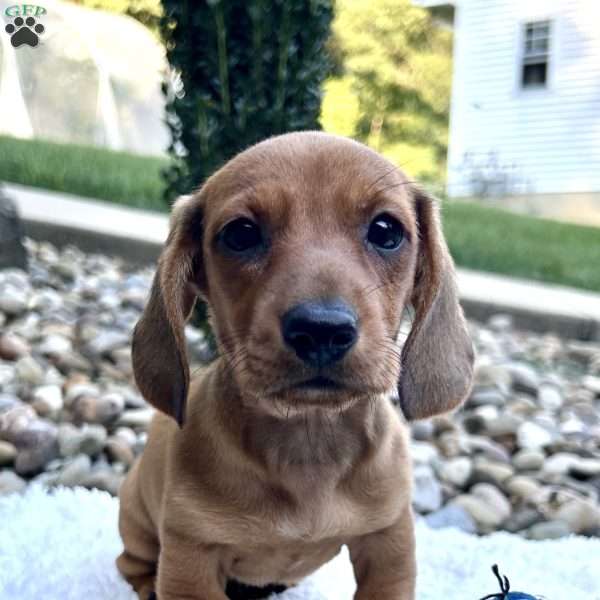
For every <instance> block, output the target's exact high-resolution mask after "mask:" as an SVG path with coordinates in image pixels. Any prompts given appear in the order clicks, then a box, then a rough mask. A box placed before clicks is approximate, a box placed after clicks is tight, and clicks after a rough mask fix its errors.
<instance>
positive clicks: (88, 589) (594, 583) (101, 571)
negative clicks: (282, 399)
mask: <svg viewBox="0 0 600 600" xmlns="http://www.w3.org/2000/svg"><path fill="white" fill-rule="evenodd" d="M117 512H118V502H117V500H115V499H113V498H111V497H110V496H109V495H108V494H106V493H103V492H98V491H88V490H85V489H75V490H69V489H57V490H55V491H54V492H52V493H48V492H45V491H44V490H42V489H41V488H39V487H33V488H29V490H28V491H27V492H26V493H25V494H24V495H22V496H21V495H11V496H7V497H4V498H0V599H1V600H42V599H44V600H134V598H135V596H134V594H133V593H132V591H131V588H130V587H129V586H128V585H127V584H126V583H125V582H124V581H123V580H122V579H121V578H120V577H119V575H118V573H117V570H116V568H115V564H114V559H115V557H116V556H117V554H118V553H119V552H120V549H121V541H120V539H119V535H118V532H117ZM417 554H418V557H417V559H418V565H419V578H418V594H417V598H418V600H477V599H479V598H481V597H482V596H484V595H486V594H491V593H494V592H497V591H499V590H498V586H497V583H496V581H495V579H494V577H493V575H492V573H491V571H490V566H491V565H492V564H493V563H495V562H497V563H499V564H500V568H501V571H502V572H503V573H506V574H507V575H508V576H509V578H510V580H511V584H512V589H514V590H520V591H524V592H528V593H530V594H535V595H539V596H544V598H546V599H548V600H553V599H554V600H600V540H598V539H593V540H592V539H585V538H581V537H572V538H569V539H564V540H560V541H546V542H530V541H524V540H522V539H521V538H519V537H517V536H512V535H508V534H505V533H497V534H494V535H491V536H489V537H485V538H478V537H475V536H471V535H467V534H465V533H462V532H459V531H457V530H454V529H445V530H433V529H430V528H428V527H427V525H425V524H424V523H423V522H419V523H418V526H417ZM354 587H355V586H354V579H353V575H352V568H351V566H350V563H349V561H348V554H347V552H346V551H344V552H342V553H341V554H340V555H339V556H338V557H337V558H335V559H334V560H333V561H332V562H331V563H329V564H328V565H325V566H324V567H323V568H322V569H321V570H320V571H318V572H317V573H316V574H314V575H313V576H312V577H310V578H309V579H307V580H306V581H305V582H304V583H303V584H302V585H300V586H298V587H297V588H296V589H293V590H288V591H287V592H285V593H284V594H282V595H281V596H279V597H278V599H277V600H351V598H352V593H353V591H354ZM382 600H387V599H383V598H382Z"/></svg>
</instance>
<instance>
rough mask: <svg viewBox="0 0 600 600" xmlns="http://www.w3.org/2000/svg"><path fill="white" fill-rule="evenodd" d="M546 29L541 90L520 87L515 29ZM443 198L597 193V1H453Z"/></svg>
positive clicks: (599, 130) (599, 120)
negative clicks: (538, 25)
mask: <svg viewBox="0 0 600 600" xmlns="http://www.w3.org/2000/svg"><path fill="white" fill-rule="evenodd" d="M544 19H549V20H551V22H552V34H551V49H550V66H549V71H548V85H547V87H546V88H545V89H534V90H532V89H530V90H523V89H521V87H520V76H521V65H520V61H521V53H522V46H523V41H522V36H523V24H524V23H525V22H528V21H537V20H544ZM454 27H455V48H454V75H453V88H452V90H453V91H452V109H451V118H450V144H449V156H448V193H449V195H450V196H454V197H459V196H473V195H482V194H483V195H485V194H489V195H500V196H511V195H522V194H526V195H528V196H531V195H534V194H590V193H591V194H594V196H595V193H599V192H600V1H599V0H552V1H550V0H459V2H457V3H456V12H455V21H454Z"/></svg>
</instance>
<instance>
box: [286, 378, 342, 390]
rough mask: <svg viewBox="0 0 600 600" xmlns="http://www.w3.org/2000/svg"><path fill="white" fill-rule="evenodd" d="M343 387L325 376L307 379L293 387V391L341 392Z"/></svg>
mask: <svg viewBox="0 0 600 600" xmlns="http://www.w3.org/2000/svg"><path fill="white" fill-rule="evenodd" d="M343 387H344V386H342V385H341V384H340V383H338V382H337V381H334V380H333V379H330V378H329V377H324V376H323V375H318V376H317V377H313V378H311V379H306V380H304V381H301V382H299V383H296V384H295V385H293V386H292V388H293V389H298V390H341V389H342V388H343Z"/></svg>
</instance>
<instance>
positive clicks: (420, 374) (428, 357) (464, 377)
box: [398, 188, 474, 419]
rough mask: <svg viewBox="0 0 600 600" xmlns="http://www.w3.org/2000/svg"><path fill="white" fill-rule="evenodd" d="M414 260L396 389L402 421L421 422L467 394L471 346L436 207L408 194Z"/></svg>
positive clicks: (427, 199) (423, 197)
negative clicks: (410, 315) (414, 228)
mask: <svg viewBox="0 0 600 600" xmlns="http://www.w3.org/2000/svg"><path fill="white" fill-rule="evenodd" d="M412 193H413V199H414V203H415V213H416V216H417V221H418V223H417V225H418V231H419V240H418V243H419V256H418V261H417V268H416V274H415V282H414V287H413V293H412V298H411V302H412V305H413V307H414V310H415V316H414V321H413V326H412V329H411V332H410V334H409V336H408V338H407V340H406V343H405V344H404V347H403V349H402V371H401V375H400V383H399V386H398V391H399V397H400V404H401V407H402V410H403V412H404V415H405V416H406V418H407V419H424V418H427V417H430V416H432V415H435V414H439V413H443V412H446V411H449V410H451V409H453V408H455V407H456V406H458V405H459V404H460V403H461V402H462V401H463V400H464V399H465V397H466V396H467V394H468V393H469V391H470V389H471V381H472V377H473V360H474V352H473V345H472V343H471V340H470V338H469V334H468V331H467V326H466V322H465V318H464V315H463V312H462V309H461V307H460V304H459V302H458V291H457V287H456V281H455V273H454V263H453V261H452V257H451V256H450V253H449V252H448V247H447V246H446V241H445V240H444V236H443V233H442V228H441V225H440V219H439V211H438V207H437V205H436V202H435V201H434V200H433V199H432V198H430V197H429V196H428V195H427V194H425V193H424V192H423V191H422V190H420V189H418V188H414V189H413V190H412Z"/></svg>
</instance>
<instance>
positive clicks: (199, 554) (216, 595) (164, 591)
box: [156, 534, 227, 600]
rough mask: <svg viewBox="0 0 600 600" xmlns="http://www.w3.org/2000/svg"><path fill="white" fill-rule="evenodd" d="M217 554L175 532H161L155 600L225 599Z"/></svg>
mask: <svg viewBox="0 0 600 600" xmlns="http://www.w3.org/2000/svg"><path fill="white" fill-rule="evenodd" d="M219 579H220V576H219V566H218V559H217V553H216V552H215V551H214V550H212V551H211V550H210V548H208V547H206V546H203V545H202V544H198V543H192V542H190V541H188V540H185V538H181V537H180V536H178V535H174V534H169V535H164V536H163V538H162V539H161V550H160V556H159V559H158V576H157V580H156V589H157V597H158V600H227V596H226V595H225V592H224V591H223V588H224V579H223V577H222V576H221V579H223V581H222V582H221V581H220V580H219Z"/></svg>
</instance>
